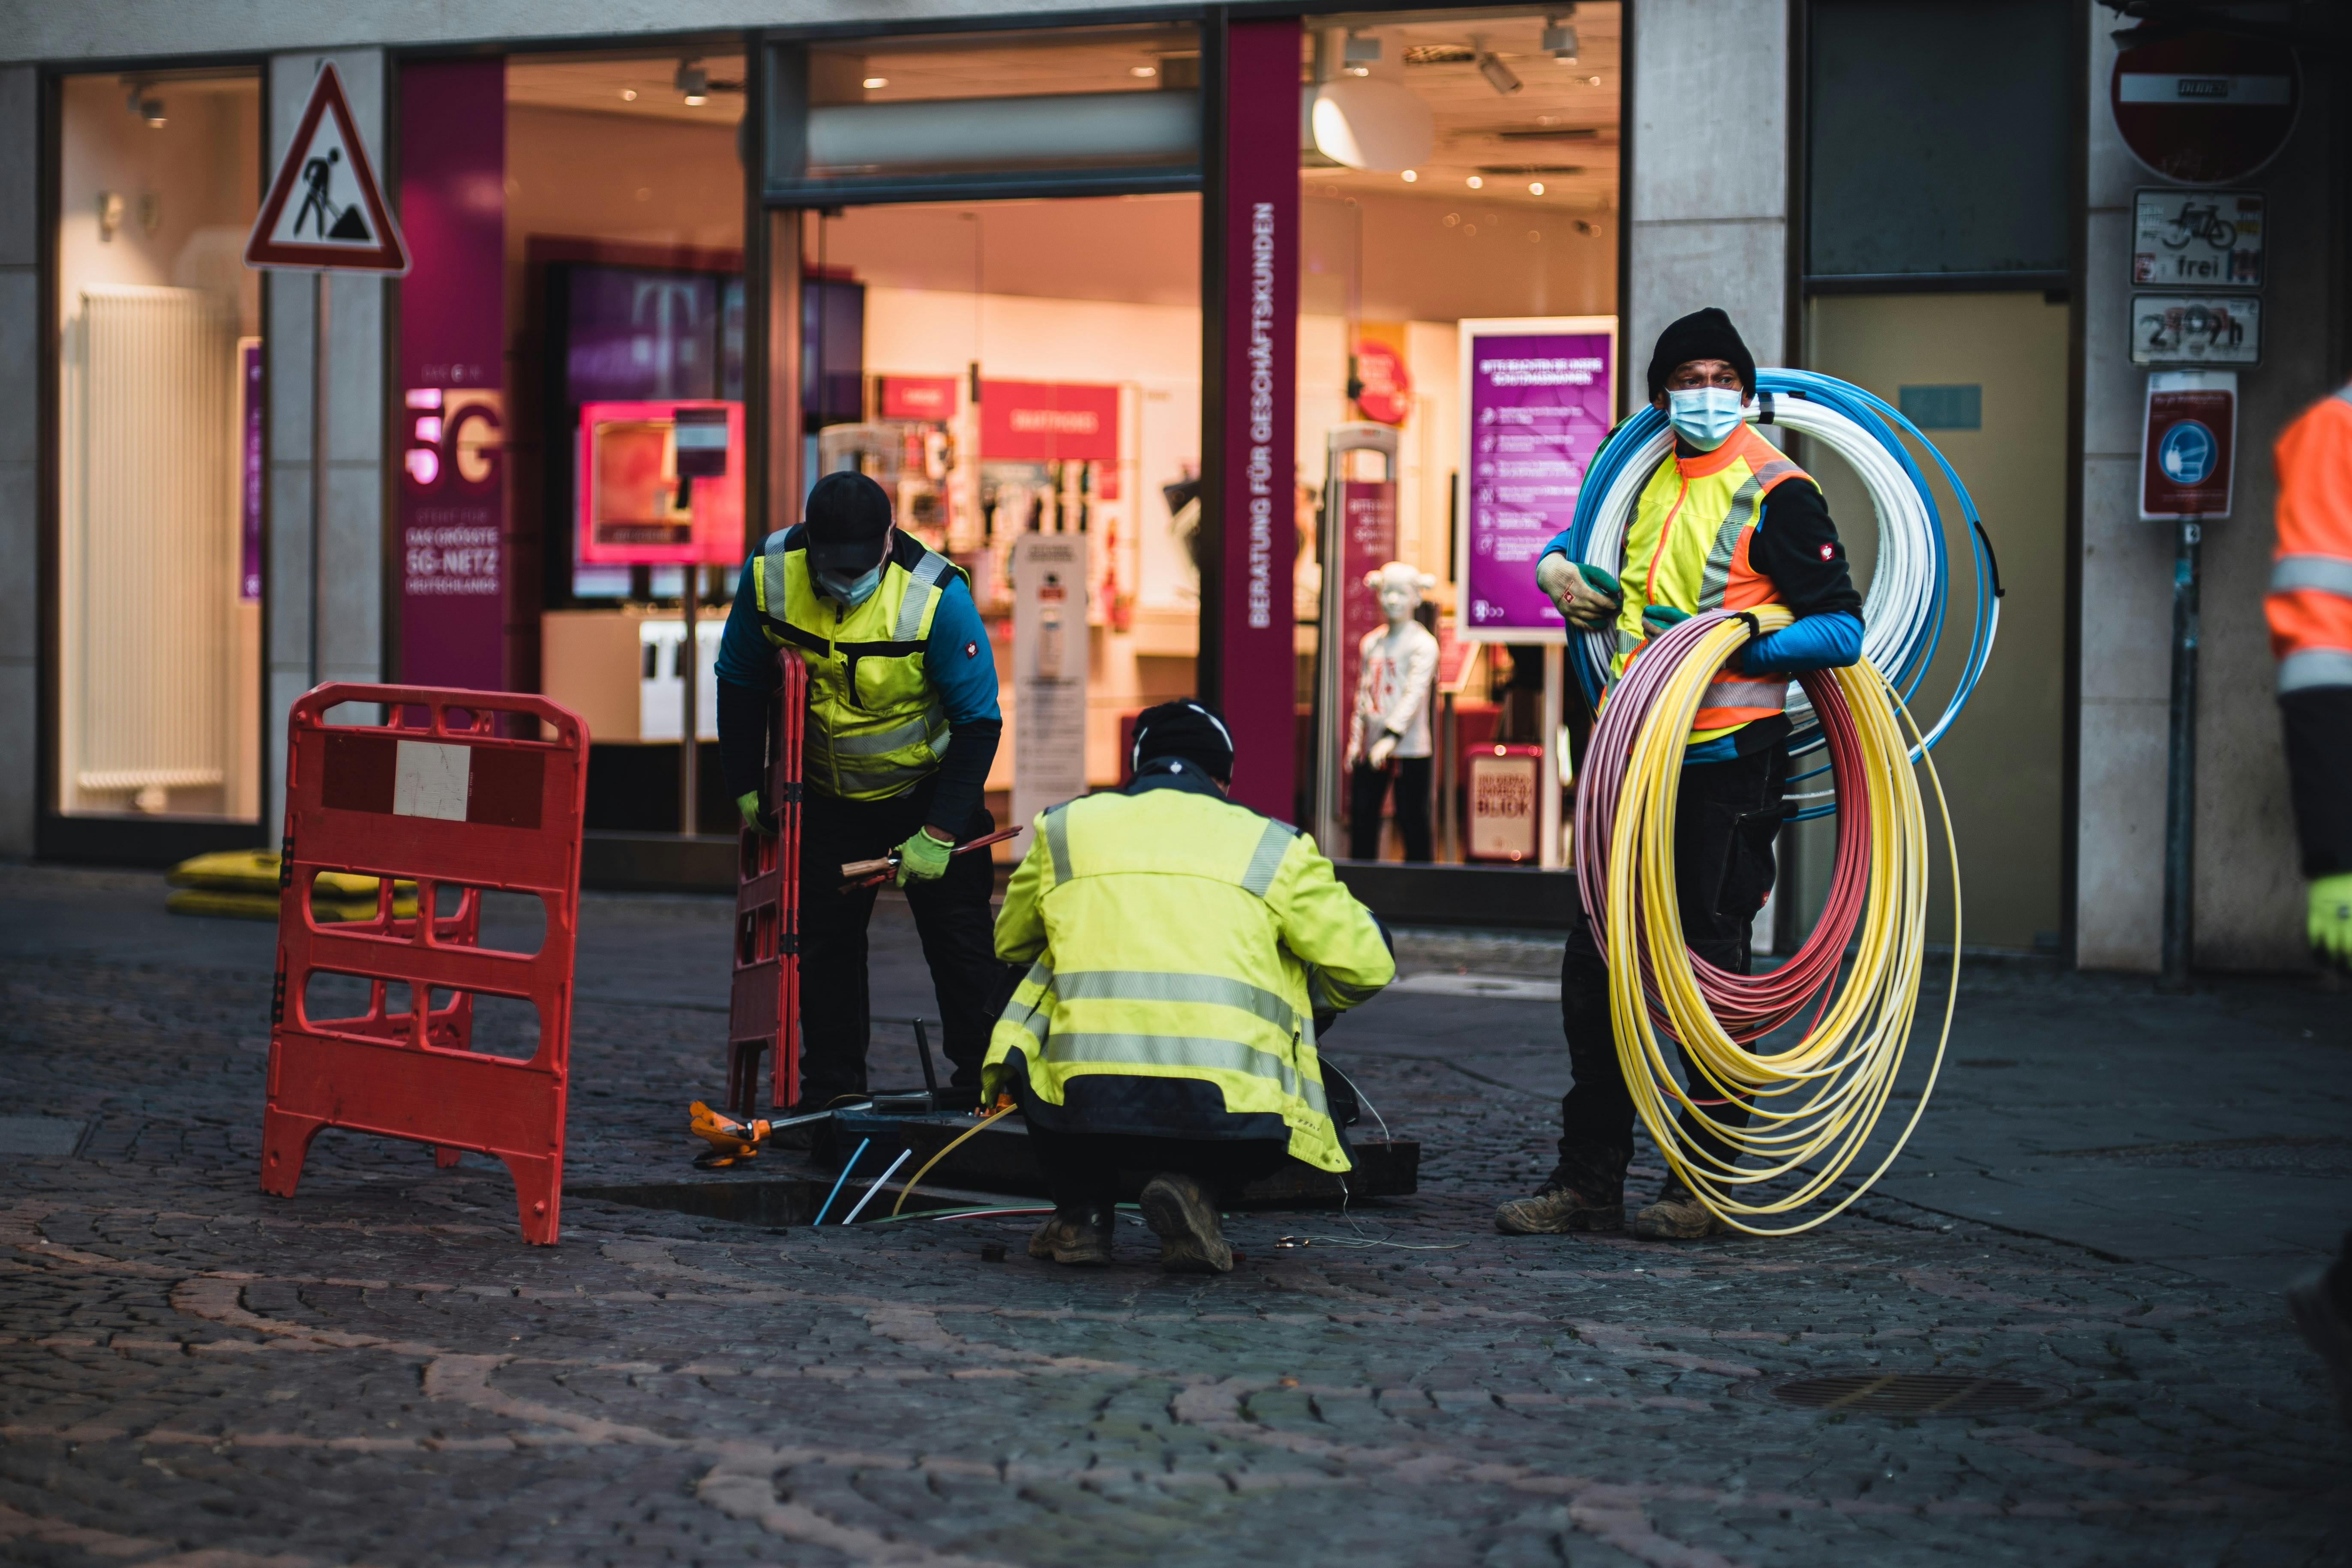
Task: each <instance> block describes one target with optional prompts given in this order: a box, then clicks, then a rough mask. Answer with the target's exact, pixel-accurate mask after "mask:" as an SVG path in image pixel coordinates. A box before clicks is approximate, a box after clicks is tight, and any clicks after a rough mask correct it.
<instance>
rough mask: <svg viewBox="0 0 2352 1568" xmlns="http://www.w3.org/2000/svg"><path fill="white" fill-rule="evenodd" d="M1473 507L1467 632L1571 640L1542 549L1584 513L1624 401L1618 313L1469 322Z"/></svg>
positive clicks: (1459, 625) (1465, 467)
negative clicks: (1579, 509) (1588, 482)
mask: <svg viewBox="0 0 2352 1568" xmlns="http://www.w3.org/2000/svg"><path fill="white" fill-rule="evenodd" d="M1461 330H1462V384H1463V386H1464V388H1465V391H1466V394H1467V406H1466V408H1465V420H1464V431H1463V435H1464V446H1465V451H1464V453H1463V459H1462V473H1463V479H1464V485H1463V488H1464V490H1465V497H1464V499H1465V503H1466V504H1465V509H1464V510H1465V519H1464V524H1465V525H1464V527H1463V529H1462V534H1461V551H1462V558H1461V560H1460V561H1459V562H1458V563H1456V573H1455V580H1456V581H1457V582H1458V583H1459V584H1460V595H1461V597H1460V609H1459V610H1458V612H1457V613H1456V616H1455V628H1456V630H1457V632H1458V633H1459V635H1460V636H1461V637H1462V638H1463V640H1465V642H1516V643H1540V642H1564V641H1566V640H1567V630H1568V627H1567V623H1566V622H1564V621H1562V620H1561V619H1560V615H1559V611H1558V610H1556V609H1554V608H1552V605H1551V601H1550V600H1549V599H1548V598H1546V597H1545V596H1544V593H1543V590H1542V589H1540V588H1538V587H1537V586H1536V557H1537V556H1538V554H1540V553H1541V552H1542V551H1543V547H1544V546H1545V544H1547V543H1549V542H1550V540H1551V538H1552V536H1553V535H1554V534H1556V533H1558V532H1559V531H1560V530H1561V529H1563V528H1566V527H1567V526H1568V525H1569V522H1570V520H1571V519H1572V518H1573V517H1574V516H1575V513H1576V495H1577V491H1578V490H1579V489H1580V488H1581V487H1582V486H1583V483H1584V474H1585V470H1586V469H1587V468H1591V466H1592V458H1593V456H1594V454H1596V453H1598V452H1599V451H1600V450H1601V442H1602V441H1604V440H1606V439H1607V438H1608V436H1609V427H1610V425H1611V423H1612V418H1611V415H1612V410H1613V408H1614V406H1615V395H1614V388H1615V384H1616V370H1617V366H1616V359H1617V352H1616V351H1617V320H1616V318H1615V317H1613V316H1556V317H1538V318H1534V319H1519V320H1507V321H1464V322H1463V323H1462V328H1461Z"/></svg>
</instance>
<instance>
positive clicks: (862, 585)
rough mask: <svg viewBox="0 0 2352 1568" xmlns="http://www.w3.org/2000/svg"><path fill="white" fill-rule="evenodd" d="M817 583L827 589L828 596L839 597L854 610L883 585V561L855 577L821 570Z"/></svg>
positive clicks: (817, 575) (838, 598) (817, 576)
mask: <svg viewBox="0 0 2352 1568" xmlns="http://www.w3.org/2000/svg"><path fill="white" fill-rule="evenodd" d="M816 585H817V586H818V587H820V588H822V589H824V591H825V595H826V596H827V597H829V598H833V599H837V600H839V601H840V602H841V603H842V604H844V605H848V606H849V607H850V608H851V609H853V610H854V609H856V608H857V606H858V605H862V604H864V603H865V602H866V600H868V599H870V598H872V597H873V596H874V590H875V589H877V588H879V587H880V586H881V585H882V563H881V562H879V561H877V562H876V563H874V565H873V567H872V568H871V569H870V570H868V571H866V572H863V573H860V574H858V575H856V576H855V577H845V576H843V575H842V574H840V573H838V572H820V573H818V574H816Z"/></svg>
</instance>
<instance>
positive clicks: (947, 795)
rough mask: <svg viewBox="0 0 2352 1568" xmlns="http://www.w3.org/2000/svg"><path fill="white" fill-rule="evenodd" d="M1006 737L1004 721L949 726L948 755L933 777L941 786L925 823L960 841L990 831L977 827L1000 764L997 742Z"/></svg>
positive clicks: (933, 796) (968, 721)
mask: <svg viewBox="0 0 2352 1568" xmlns="http://www.w3.org/2000/svg"><path fill="white" fill-rule="evenodd" d="M1003 734H1004V721H1003V720H1002V719H968V720H966V721H964V722H962V723H961V724H950V725H949V726H948V754H947V755H946V756H944V757H942V758H940V771H939V772H938V773H936V774H934V775H933V776H934V777H936V778H937V779H938V780H939V781H940V782H939V786H938V790H937V792H936V793H935V794H933V795H932V796H931V808H930V810H929V811H928V812H926V813H924V814H923V816H924V820H925V821H927V822H929V824H930V825H931V826H934V827H944V828H946V829H948V830H949V831H950V832H951V833H953V834H954V835H955V836H956V837H957V838H958V839H960V840H961V839H965V838H976V837H979V836H980V835H981V834H982V833H985V832H987V831H988V830H987V829H986V828H984V827H981V826H976V824H977V822H978V820H979V817H980V800H981V795H982V792H983V791H985V790H986V789H987V788H988V770H989V766H990V764H991V763H994V762H995V761H996V746H997V742H999V741H1000V740H1001V739H1003Z"/></svg>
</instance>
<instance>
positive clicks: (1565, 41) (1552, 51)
mask: <svg viewBox="0 0 2352 1568" xmlns="http://www.w3.org/2000/svg"><path fill="white" fill-rule="evenodd" d="M1543 47H1544V52H1545V53H1547V54H1549V55H1550V56H1551V58H1553V59H1555V60H1558V61H1559V63H1560V64H1561V65H1564V66H1572V65H1574V64H1575V63H1576V29H1575V28H1574V27H1571V26H1569V25H1568V23H1567V21H1566V20H1565V19H1563V18H1561V17H1559V16H1547V17H1545V18H1544V30H1543Z"/></svg>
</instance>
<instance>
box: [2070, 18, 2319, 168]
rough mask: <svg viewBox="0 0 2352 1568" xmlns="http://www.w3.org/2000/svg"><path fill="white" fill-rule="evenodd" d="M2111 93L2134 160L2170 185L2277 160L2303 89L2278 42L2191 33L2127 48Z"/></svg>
mask: <svg viewBox="0 0 2352 1568" xmlns="http://www.w3.org/2000/svg"><path fill="white" fill-rule="evenodd" d="M2107 91H2108V102H2109V104H2110V106H2111V107H2112V108H2113V109H2114V110H2115V116H2116V131H2117V132H2119V133H2121V135H2122V136H2123V139H2124V145H2125V146H2126V147H2128V148H2130V149H2131V152H2132V156H2133V157H2135V158H2137V159H2138V160H2139V161H2140V162H2141V163H2145V164H2147V166H2148V167H2149V168H2150V169H2153V170H2154V171H2156V173H2158V174H2161V175H2163V176H2164V177H2165V178H2166V179H2168V180H2178V181H2179V182H2180V183H2181V184H2185V185H2218V184H2223V183H2224V182H2226V181H2230V180H2240V179H2243V178H2245V176H2247V175H2248V174H2252V173H2253V172H2254V171H2255V170H2257V169H2259V168H2261V167H2262V166H2263V164H2265V163H2269V162H2270V161H2271V160H2272V159H2273V158H2274V157H2276V156H2277V155H2278V150H2279V149H2280V148H2281V147H2283V146H2284V145H2285V144H2286V139H2287V134H2288V132H2292V131H2293V130H2294V117H2295V111H2296V110H2297V108H2298V107H2299V106H2300V103H2301V99H2302V81H2301V79H2300V75H2299V73H2298V72H2297V71H2296V69H2295V64H2294V51H2293V50H2291V49H2289V48H2288V47H2286V46H2285V45H2284V44H2272V43H2264V42H2263V41H2261V40H2259V39H2254V38H2235V37H2227V36H2225V35H2223V34H2221V33H2208V32H2193V33H2183V34H2181V35H2180V36H2179V37H2172V38H2167V39H2165V40H2164V41H2162V42H2161V43H2154V44H2143V45H2141V46H2139V47H2137V48H2130V49H2126V50H2124V51H2123V52H2122V53H2121V54H2119V55H2117V56H2116V68H2115V72H2114V74H2113V77H2112V79H2110V81H2109V84H2108V89H2107Z"/></svg>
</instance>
